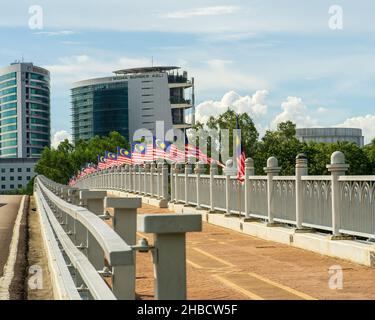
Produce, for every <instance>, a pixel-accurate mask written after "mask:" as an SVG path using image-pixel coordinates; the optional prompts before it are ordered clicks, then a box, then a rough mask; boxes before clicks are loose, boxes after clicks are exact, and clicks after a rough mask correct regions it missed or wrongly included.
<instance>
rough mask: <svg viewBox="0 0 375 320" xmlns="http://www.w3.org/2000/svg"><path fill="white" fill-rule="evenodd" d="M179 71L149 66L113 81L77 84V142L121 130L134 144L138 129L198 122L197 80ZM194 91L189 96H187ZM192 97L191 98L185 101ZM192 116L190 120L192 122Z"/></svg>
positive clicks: (121, 73) (74, 121) (118, 74)
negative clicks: (161, 124)
mask: <svg viewBox="0 0 375 320" xmlns="http://www.w3.org/2000/svg"><path fill="white" fill-rule="evenodd" d="M178 69H179V68H178V67H145V68H133V69H125V70H119V71H115V72H114V73H115V75H114V76H112V77H105V78H97V79H91V80H84V81H80V82H77V83H75V84H74V85H73V88H72V90H71V94H72V132H73V140H74V142H77V141H79V140H81V139H82V140H88V139H90V138H92V137H94V136H96V135H99V136H105V135H108V134H109V133H110V132H111V131H118V132H119V133H121V134H122V135H123V136H125V137H126V138H127V140H128V141H132V138H133V134H134V133H135V132H136V131H137V130H138V129H141V128H142V129H147V130H150V131H151V132H152V133H153V134H155V131H156V122H157V121H163V122H164V129H165V131H167V130H169V129H172V128H174V129H187V128H189V127H191V125H192V124H194V80H193V79H192V80H189V79H188V75H187V72H183V73H182V74H179V73H178ZM187 90H190V91H191V92H190V94H189V92H186V91H187ZM187 95H191V99H189V97H187ZM189 118H190V122H189V121H188V119H189Z"/></svg>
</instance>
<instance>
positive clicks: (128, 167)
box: [125, 164, 131, 192]
mask: <svg viewBox="0 0 375 320" xmlns="http://www.w3.org/2000/svg"><path fill="white" fill-rule="evenodd" d="M125 177H126V179H125V191H126V192H130V184H131V180H130V165H129V164H127V165H126V166H125Z"/></svg>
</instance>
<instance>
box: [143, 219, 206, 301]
mask: <svg viewBox="0 0 375 320" xmlns="http://www.w3.org/2000/svg"><path fill="white" fill-rule="evenodd" d="M138 230H139V231H140V232H145V233H153V234H154V249H153V251H152V254H153V263H154V270H155V272H154V275H155V299H156V300H186V233H187V232H198V231H201V230H202V218H201V215H196V214H195V215H191V214H184V215H170V214H162V215H142V216H139V217H138ZM172 257H173V258H172Z"/></svg>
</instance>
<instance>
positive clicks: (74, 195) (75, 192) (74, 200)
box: [68, 188, 79, 206]
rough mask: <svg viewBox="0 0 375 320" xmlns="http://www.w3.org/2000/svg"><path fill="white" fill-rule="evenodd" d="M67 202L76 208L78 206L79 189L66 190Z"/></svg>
mask: <svg viewBox="0 0 375 320" xmlns="http://www.w3.org/2000/svg"><path fill="white" fill-rule="evenodd" d="M68 202H69V203H71V204H74V205H76V206H78V205H79V189H77V188H71V189H69V190H68Z"/></svg>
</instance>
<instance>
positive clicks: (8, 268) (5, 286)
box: [0, 196, 26, 300]
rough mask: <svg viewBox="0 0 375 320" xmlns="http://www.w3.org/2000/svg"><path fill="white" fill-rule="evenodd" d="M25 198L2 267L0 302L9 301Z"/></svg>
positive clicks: (24, 197)
mask: <svg viewBox="0 0 375 320" xmlns="http://www.w3.org/2000/svg"><path fill="white" fill-rule="evenodd" d="M25 199H26V196H23V197H22V200H21V203H20V207H19V209H18V213H17V218H16V221H15V224H14V228H13V236H12V241H11V244H10V250H9V256H8V260H7V263H6V265H5V267H4V275H3V277H1V278H0V300H9V296H10V295H9V287H10V285H11V283H12V280H13V277H14V266H15V264H16V261H17V251H18V241H19V238H20V227H21V221H22V216H23V212H24V206H25Z"/></svg>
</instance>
